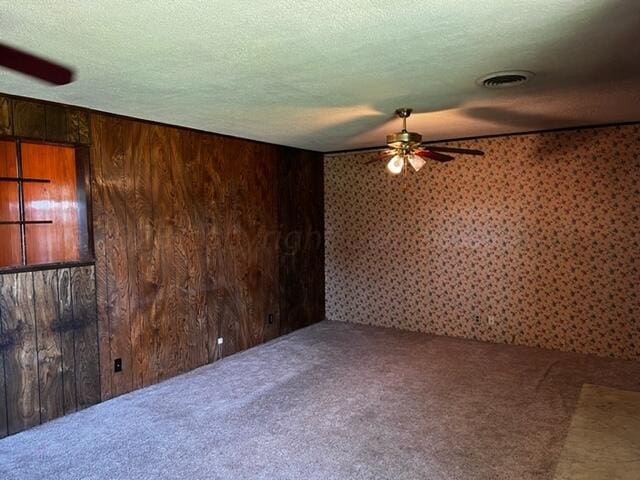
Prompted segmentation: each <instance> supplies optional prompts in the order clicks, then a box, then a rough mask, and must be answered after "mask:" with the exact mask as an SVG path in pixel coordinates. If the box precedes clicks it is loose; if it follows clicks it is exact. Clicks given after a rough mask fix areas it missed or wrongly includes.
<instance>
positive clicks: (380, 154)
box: [364, 150, 395, 165]
mask: <svg viewBox="0 0 640 480" xmlns="http://www.w3.org/2000/svg"><path fill="white" fill-rule="evenodd" d="M393 155H395V152H394V151H393V150H384V151H382V152H378V155H376V158H374V159H372V160H367V161H366V162H364V164H365V165H371V164H372V163H377V162H380V161H382V160H385V161H386V160H387V159H389V158H391V157H392V156H393Z"/></svg>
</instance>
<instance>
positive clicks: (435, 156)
mask: <svg viewBox="0 0 640 480" xmlns="http://www.w3.org/2000/svg"><path fill="white" fill-rule="evenodd" d="M415 153H416V155H420V156H421V157H425V158H430V159H431V160H436V161H438V162H449V161H451V160H453V157H452V156H451V155H445V154H443V153H438V152H432V151H431V150H418V151H417V152H415Z"/></svg>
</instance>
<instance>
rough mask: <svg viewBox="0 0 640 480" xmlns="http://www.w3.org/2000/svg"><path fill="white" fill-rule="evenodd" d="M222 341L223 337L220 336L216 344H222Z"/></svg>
mask: <svg viewBox="0 0 640 480" xmlns="http://www.w3.org/2000/svg"><path fill="white" fill-rule="evenodd" d="M222 342H224V339H223V338H222V337H218V345H222Z"/></svg>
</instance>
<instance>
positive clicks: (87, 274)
mask: <svg viewBox="0 0 640 480" xmlns="http://www.w3.org/2000/svg"><path fill="white" fill-rule="evenodd" d="M95 293H96V292H95V272H94V268H93V266H86V267H74V268H72V269H71V296H72V299H73V319H74V324H75V326H76V330H75V338H74V340H75V355H76V371H75V373H76V375H75V377H76V393H77V400H78V409H82V408H86V407H88V406H90V405H94V404H96V403H98V402H99V401H100V371H99V366H98V330H97V316H96V294H95Z"/></svg>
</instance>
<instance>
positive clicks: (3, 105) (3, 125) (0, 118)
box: [0, 96, 13, 135]
mask: <svg viewBox="0 0 640 480" xmlns="http://www.w3.org/2000/svg"><path fill="white" fill-rule="evenodd" d="M0 135H13V114H12V112H11V100H10V99H8V98H7V97H3V96H0Z"/></svg>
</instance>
